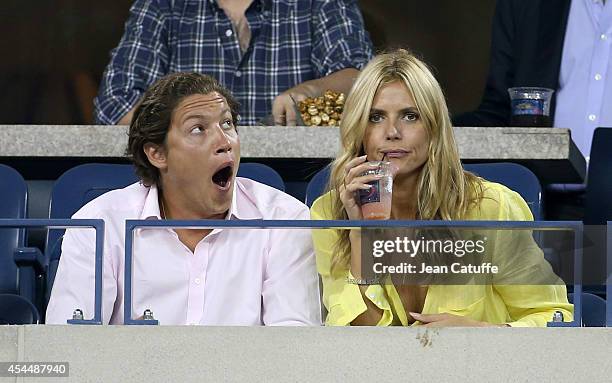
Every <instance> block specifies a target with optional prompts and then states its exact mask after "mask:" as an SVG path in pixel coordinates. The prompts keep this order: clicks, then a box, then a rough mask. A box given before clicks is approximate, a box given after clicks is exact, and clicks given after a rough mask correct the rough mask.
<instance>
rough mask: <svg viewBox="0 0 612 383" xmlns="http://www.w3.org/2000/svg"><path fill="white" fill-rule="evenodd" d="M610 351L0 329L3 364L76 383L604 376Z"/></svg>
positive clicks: (493, 338)
mask: <svg viewBox="0 0 612 383" xmlns="http://www.w3.org/2000/svg"><path fill="white" fill-rule="evenodd" d="M18 331H19V332H22V333H23V337H22V338H21V339H19V341H18V344H15V333H17V332H18ZM611 349H612V328H610V329H607V328H548V329H519V328H515V329H506V328H504V329H496V328H478V329H472V328H447V329H439V330H426V329H424V328H326V327H308V328H287V327H280V328H263V327H165V326H161V327H152V326H151V327H149V326H142V327H138V326H136V327H128V326H44V325H41V326H20V327H0V350H2V351H0V361H67V362H69V363H70V379H69V381H73V382H85V381H99V382H119V381H121V382H127V381H146V382H168V381H228V380H229V381H253V382H256V381H262V382H263V381H265V382H275V381H280V382H286V381H312V382H343V381H346V382H379V381H388V382H391V381H401V382H403V381H415V382H422V381H438V382H468V381H469V382H487V383H489V382H526V381H529V382H536V381H541V382H552V381H563V382H604V381H606V382H608V381H610V379H611V378H612V364H611V363H610V350H611ZM7 351H8V352H7ZM14 355H18V358H19V360H15V359H12V358H14ZM30 380H32V381H33V382H43V381H45V380H44V379H41V378H35V379H29V378H28V379H24V381H26V382H28V381H30ZM50 381H54V380H53V379H50Z"/></svg>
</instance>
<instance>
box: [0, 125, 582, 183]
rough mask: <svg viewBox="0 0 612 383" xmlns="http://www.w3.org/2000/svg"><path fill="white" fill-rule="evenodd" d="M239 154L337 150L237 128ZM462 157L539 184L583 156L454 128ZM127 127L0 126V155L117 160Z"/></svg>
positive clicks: (570, 172) (288, 130)
mask: <svg viewBox="0 0 612 383" xmlns="http://www.w3.org/2000/svg"><path fill="white" fill-rule="evenodd" d="M238 131H239V134H240V140H241V155H242V157H243V158H250V159H302V158H307V159H331V158H334V157H335V156H336V154H337V152H338V150H339V148H340V137H339V131H338V128H336V127H317V128H313V127H304V126H301V127H284V126H269V127H259V126H248V127H247V126H245V127H239V128H238ZM455 136H456V140H457V145H458V147H459V153H460V156H461V158H462V159H463V160H466V161H483V162H486V161H513V162H519V163H523V164H525V165H526V166H528V167H529V168H531V169H532V170H533V171H534V172H535V173H536V175H538V177H540V179H541V180H542V181H543V182H554V183H562V182H582V181H583V180H584V176H585V172H586V164H585V160H584V157H583V156H582V154H580V152H579V151H578V149H577V148H576V146H575V145H574V143H573V142H572V140H571V135H570V131H569V129H562V128H470V127H456V128H455ZM126 145H127V126H101V125H92V126H75V125H56V126H54V125H0V159H2V158H4V159H7V158H8V159H17V160H19V159H40V160H42V159H57V158H64V159H70V158H87V159H90V160H96V159H105V160H106V159H121V158H124V157H125V155H124V153H125V147H126Z"/></svg>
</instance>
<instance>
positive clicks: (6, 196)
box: [0, 165, 45, 302]
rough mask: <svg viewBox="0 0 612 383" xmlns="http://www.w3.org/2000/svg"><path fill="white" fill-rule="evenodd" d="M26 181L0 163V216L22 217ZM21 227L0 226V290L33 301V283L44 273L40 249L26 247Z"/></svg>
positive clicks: (34, 294) (26, 194) (34, 287)
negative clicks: (0, 227) (2, 227)
mask: <svg viewBox="0 0 612 383" xmlns="http://www.w3.org/2000/svg"><path fill="white" fill-rule="evenodd" d="M27 199H28V192H27V186H26V183H25V181H24V179H23V177H21V175H20V174H19V173H18V172H17V171H15V170H14V169H12V168H10V167H8V166H5V165H0V200H1V201H2V203H1V204H0V218H13V219H15V218H26V217H27ZM25 233H26V231H25V229H24V228H15V229H13V228H10V229H9V228H4V229H0V293H8V294H19V295H21V296H22V297H24V298H25V299H27V300H28V301H30V302H35V301H36V286H37V284H38V283H39V281H40V280H41V276H42V274H43V273H44V267H45V262H44V258H43V257H42V254H41V253H40V250H38V249H36V248H26V247H24V246H25V244H26V234H25Z"/></svg>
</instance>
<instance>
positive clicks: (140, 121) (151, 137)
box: [125, 72, 239, 186]
mask: <svg viewBox="0 0 612 383" xmlns="http://www.w3.org/2000/svg"><path fill="white" fill-rule="evenodd" d="M212 92H218V93H219V94H220V95H222V96H223V97H225V100H226V101H227V104H228V105H229V107H230V110H231V113H232V120H233V121H234V125H236V124H237V123H238V108H239V104H238V102H237V101H236V99H234V97H233V96H232V94H231V93H230V92H229V91H228V90H227V89H225V88H224V87H223V86H222V85H221V84H219V82H218V81H217V80H215V79H214V78H213V77H210V76H208V75H205V74H201V73H195V72H178V73H172V74H169V75H167V76H164V77H162V78H161V79H159V80H158V81H157V82H155V83H154V84H153V85H152V86H151V87H150V88H149V89H148V90H147V91H146V92H145V94H144V96H143V97H142V100H141V101H140V103H139V104H138V106H137V107H136V110H135V111H134V116H133V117H132V121H131V122H130V129H129V132H128V146H127V149H126V151H125V152H126V155H127V156H128V157H129V158H130V159H131V160H132V162H133V163H134V166H135V168H136V175H138V177H140V179H141V180H142V183H143V184H144V185H146V186H151V185H158V184H159V177H160V175H159V170H158V169H157V168H156V167H155V166H153V165H152V164H151V163H150V162H149V159H148V158H147V155H146V154H145V151H144V146H145V144H147V143H153V144H157V145H165V144H166V137H167V135H168V131H169V130H170V126H171V125H172V116H173V114H174V110H175V109H176V107H177V106H178V105H179V104H180V102H181V101H182V100H183V99H184V98H186V97H189V96H192V95H194V94H209V93H212Z"/></svg>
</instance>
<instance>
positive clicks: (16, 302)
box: [0, 294, 40, 325]
mask: <svg viewBox="0 0 612 383" xmlns="http://www.w3.org/2000/svg"><path fill="white" fill-rule="evenodd" d="M39 321H40V315H39V314H38V310H37V309H36V307H34V305H33V304H32V303H31V302H30V301H29V300H27V299H25V298H23V297H21V296H19V295H15V294H0V325H7V324H9V325H22V324H38V323H39Z"/></svg>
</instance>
